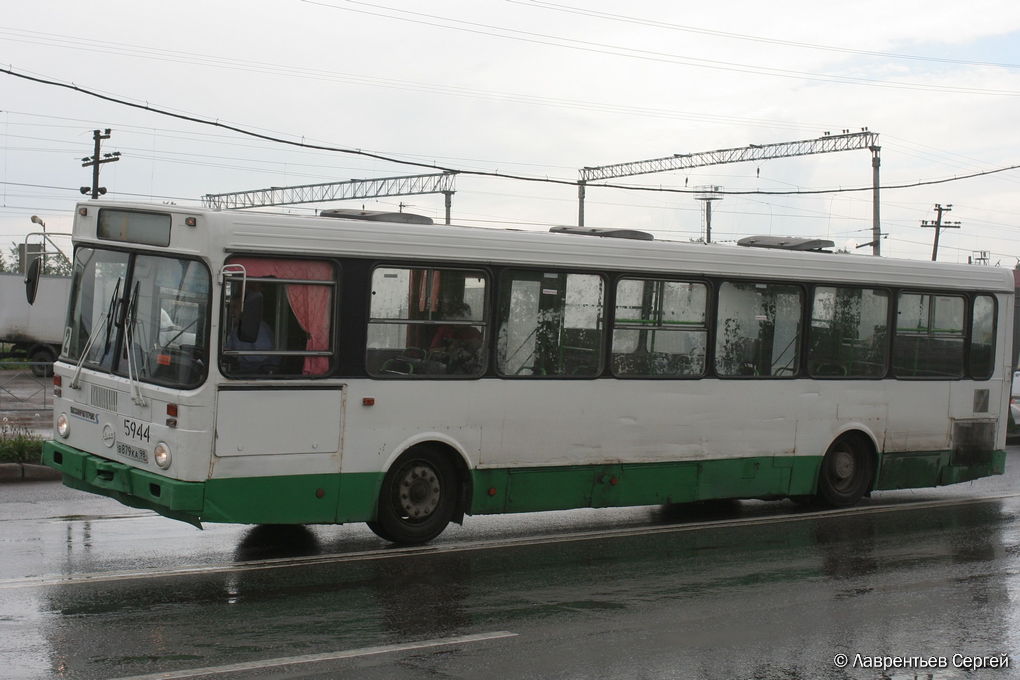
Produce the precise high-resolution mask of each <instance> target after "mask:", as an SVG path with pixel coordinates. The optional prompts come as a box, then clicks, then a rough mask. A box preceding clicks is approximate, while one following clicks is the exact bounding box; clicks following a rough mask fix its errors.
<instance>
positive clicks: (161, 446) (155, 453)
mask: <svg viewBox="0 0 1020 680" xmlns="http://www.w3.org/2000/svg"><path fill="white" fill-rule="evenodd" d="M152 458H153V460H155V461H156V465H158V466H160V467H161V468H163V469H164V470H166V469H167V468H169V467H170V461H171V459H172V456H171V455H170V447H169V446H167V444H166V442H160V443H158V444H156V448H154V449H153V450H152Z"/></svg>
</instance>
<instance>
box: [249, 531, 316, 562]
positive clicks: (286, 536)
mask: <svg viewBox="0 0 1020 680" xmlns="http://www.w3.org/2000/svg"><path fill="white" fill-rule="evenodd" d="M320 554H322V545H321V544H320V543H319V539H318V537H317V536H316V535H315V533H314V532H313V531H312V530H311V529H309V528H308V527H306V526H303V525H301V524H259V525H258V526H254V527H252V528H251V529H249V530H248V531H247V532H246V533H245V535H244V537H243V538H242V539H241V542H240V543H238V545H237V549H236V550H235V551H234V560H235V561H236V562H252V561H255V560H271V559H280V558H287V557H310V556H312V555H320Z"/></svg>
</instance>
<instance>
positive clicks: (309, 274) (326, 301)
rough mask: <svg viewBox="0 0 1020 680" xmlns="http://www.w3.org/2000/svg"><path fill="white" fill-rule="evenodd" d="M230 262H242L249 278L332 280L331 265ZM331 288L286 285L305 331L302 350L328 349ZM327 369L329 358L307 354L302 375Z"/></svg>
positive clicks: (239, 260) (241, 259) (236, 261)
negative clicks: (306, 338)
mask: <svg viewBox="0 0 1020 680" xmlns="http://www.w3.org/2000/svg"><path fill="white" fill-rule="evenodd" d="M230 264H239V265H242V266H243V267H244V269H245V271H246V272H247V273H248V276H250V277H252V278H265V277H273V278H277V279H298V280H305V281H333V266H332V265H330V264H329V263H328V262H316V261H311V260H273V259H262V258H250V257H238V258H232V259H231V260H230ZM331 293H332V287H330V286H318V285H314V284H311V285H310V284H300V283H288V284H287V301H288V302H289V303H290V308H291V311H292V312H294V316H295V318H297V321H298V323H299V324H300V325H301V328H302V329H303V330H304V331H305V333H307V334H308V342H307V343H306V344H305V349H306V350H308V351H309V352H319V351H328V350H329V326H330V317H331V312H332V306H331V305H330V297H331ZM328 372H329V358H328V357H306V358H305V364H304V369H303V370H302V374H303V375H325V374H326V373H328Z"/></svg>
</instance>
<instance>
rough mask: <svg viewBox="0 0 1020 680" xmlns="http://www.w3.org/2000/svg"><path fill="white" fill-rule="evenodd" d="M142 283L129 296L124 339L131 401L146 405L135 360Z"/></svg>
mask: <svg viewBox="0 0 1020 680" xmlns="http://www.w3.org/2000/svg"><path fill="white" fill-rule="evenodd" d="M140 283H141V281H135V285H134V288H132V289H131V296H130V297H129V298H128V303H127V319H126V323H125V326H124V340H125V342H126V343H127V362H128V382H129V383H131V401H133V402H134V403H135V405H136V406H145V404H146V403H147V402H146V401H145V397H143V396H142V389H141V387H140V384H139V383H140V380H139V378H138V375H136V373H137V372H138V369H136V367H135V365H134V361H133V359H134V356H135V344H134V335H135V324H136V323H137V322H138V319H137V312H138V286H139V284H140Z"/></svg>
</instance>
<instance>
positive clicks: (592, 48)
mask: <svg viewBox="0 0 1020 680" xmlns="http://www.w3.org/2000/svg"><path fill="white" fill-rule="evenodd" d="M300 1H301V2H303V3H305V4H308V5H316V6H319V7H326V8H330V9H335V10H339V11H342V12H354V13H357V14H366V15H369V16H376V17H381V18H385V19H393V20H396V21H404V22H410V23H415V24H421V25H425V26H432V27H435V28H443V29H447V30H455V31H463V32H467V33H475V34H479V35H487V36H491V37H496V38H503V39H505V40H518V41H522V42H527V43H533V44H539V45H547V46H552V47H560V48H566V49H572V50H579V51H583V52H593V53H596V54H606V55H612V56H618V57H626V58H630V59H641V60H645V61H654V62H660V63H670V64H679V65H683V66H694V67H699V68H707V69H714V70H723V71H733V72H737V73H751V74H754V75H768V76H774V77H781V78H796V79H799V80H811V81H817V82H831V83H842V84H845V85H866V86H869V87H883V88H895V89H904V90H918V91H928V92H956V93H961V94H981V95H998V96H1011V97H1016V96H1020V91H1016V90H990V89H984V88H970V87H952V86H942V85H926V84H923V83H900V82H896V81H885V80H874V79H871V78H856V77H853V76H840V75H832V74H820V73H811V72H807V71H794V70H791V69H779V68H768V67H761V66H752V65H750V64H740V63H737V62H727V61H720V60H716V59H701V58H698V57H688V56H684V55H677V54H670V53H667V52H656V51H654V50H644V49H638V48H633V47H625V46H620V45H610V44H607V43H598V42H593V41H588V40H577V39H574V38H564V37H561V36H554V35H548V34H544V33H535V32H532V31H521V30H517V29H512V28H504V27H501V26H493V25H491V24H483V23H478V22H473V21H464V20H462V19H454V18H450V17H443V16H439V15H435V14H426V13H424V12H414V11H411V10H405V9H399V8H395V7H387V6H385V5H378V4H374V3H369V2H358V1H357V0H346V3H345V5H343V6H341V5H335V4H333V3H329V2H322V1H321V0H300ZM350 5H359V6H361V7H370V8H372V9H374V10H382V11H385V12H396V13H399V14H405V15H410V16H412V17H421V18H417V19H414V18H408V17H404V16H395V15H393V14H383V13H381V12H379V11H370V10H367V9H355V8H354V7H351V6H350ZM432 20H435V21H432ZM436 21H445V22H449V23H450V24H461V25H460V26H458V25H445V24H441V23H436ZM493 31H497V32H493ZM499 31H502V32H499ZM556 41H559V42H556Z"/></svg>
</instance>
